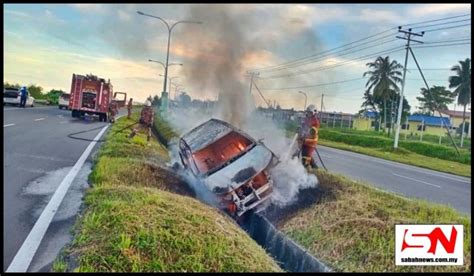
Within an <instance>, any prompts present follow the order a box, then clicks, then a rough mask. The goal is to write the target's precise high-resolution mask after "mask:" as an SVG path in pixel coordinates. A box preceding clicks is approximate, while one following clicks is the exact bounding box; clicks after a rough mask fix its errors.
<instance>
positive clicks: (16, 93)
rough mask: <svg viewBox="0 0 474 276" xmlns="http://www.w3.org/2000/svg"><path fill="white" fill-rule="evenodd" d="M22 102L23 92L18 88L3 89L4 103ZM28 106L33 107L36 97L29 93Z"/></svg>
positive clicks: (16, 103) (14, 103)
mask: <svg viewBox="0 0 474 276" xmlns="http://www.w3.org/2000/svg"><path fill="white" fill-rule="evenodd" d="M20 102H21V93H20V90H19V89H17V88H5V89H3V105H6V104H11V105H18V106H19V105H20ZM25 105H26V106H31V107H33V106H34V105H35V98H33V97H31V96H30V95H28V98H27V99H26V104H25Z"/></svg>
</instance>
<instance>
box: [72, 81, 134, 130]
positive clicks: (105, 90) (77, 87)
mask: <svg viewBox="0 0 474 276" xmlns="http://www.w3.org/2000/svg"><path fill="white" fill-rule="evenodd" d="M118 94H122V95H124V97H123V100H118V101H117V103H118V104H119V107H120V103H122V102H123V105H125V102H126V100H127V93H124V92H116V93H115V94H113V86H112V84H111V83H110V80H108V81H107V82H106V81H105V79H103V78H99V77H97V76H94V75H86V76H82V75H76V74H72V84H71V96H70V99H69V105H68V108H69V109H70V110H71V115H72V117H74V118H81V117H84V116H85V114H89V115H98V116H99V120H100V121H103V122H106V121H107V112H108V110H109V105H110V103H111V102H112V101H113V100H114V99H115V98H116V96H117V95H118ZM112 95H113V96H112Z"/></svg>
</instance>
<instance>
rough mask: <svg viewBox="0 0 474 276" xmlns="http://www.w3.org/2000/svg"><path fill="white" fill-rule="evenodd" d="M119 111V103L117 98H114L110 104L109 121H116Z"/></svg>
mask: <svg viewBox="0 0 474 276" xmlns="http://www.w3.org/2000/svg"><path fill="white" fill-rule="evenodd" d="M117 113H118V104H117V102H116V101H115V99H112V102H110V105H109V122H111V123H115V115H117Z"/></svg>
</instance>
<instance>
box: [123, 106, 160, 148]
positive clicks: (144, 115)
mask: <svg viewBox="0 0 474 276" xmlns="http://www.w3.org/2000/svg"><path fill="white" fill-rule="evenodd" d="M153 113H154V112H153V108H152V107H151V102H150V101H148V100H147V101H146V102H145V106H143V109H142V112H141V114H140V121H139V124H138V126H137V127H135V128H133V129H132V133H130V136H128V138H132V137H133V136H135V135H136V134H137V132H138V131H140V130H142V129H146V130H147V141H148V142H150V138H151V126H152V125H153V116H154V114H153Z"/></svg>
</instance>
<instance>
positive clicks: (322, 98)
mask: <svg viewBox="0 0 474 276" xmlns="http://www.w3.org/2000/svg"><path fill="white" fill-rule="evenodd" d="M323 100H324V94H322V95H321V109H320V110H319V111H320V112H321V111H323ZM469 122H470V121H469Z"/></svg>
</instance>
